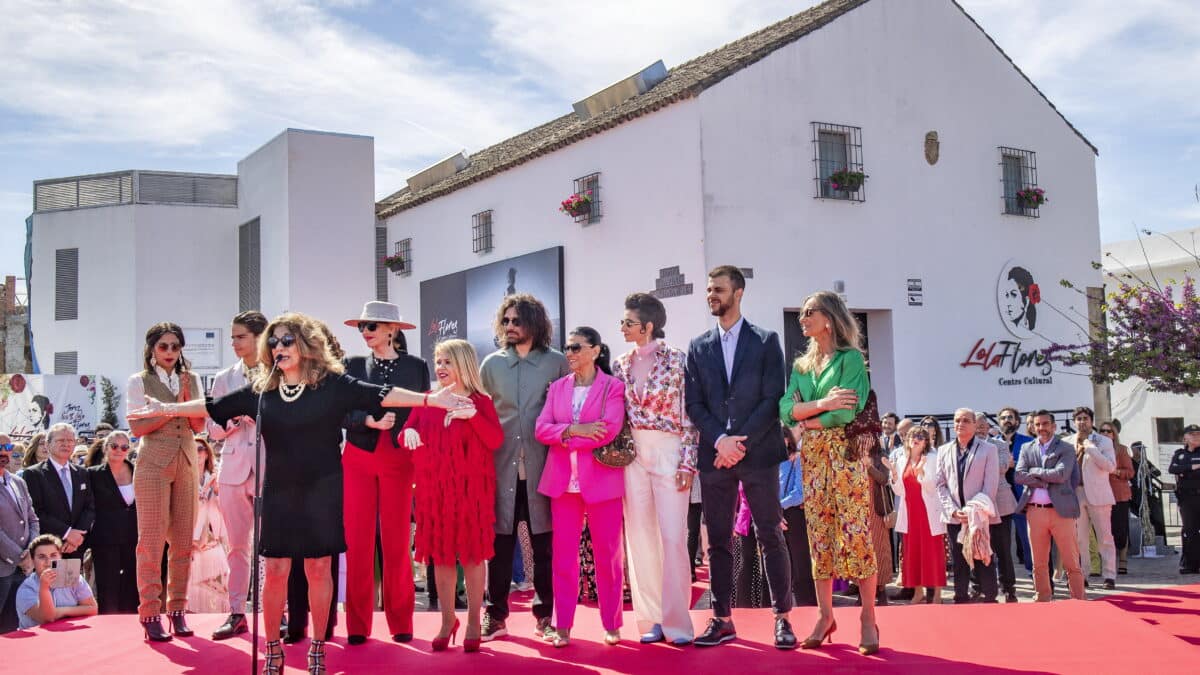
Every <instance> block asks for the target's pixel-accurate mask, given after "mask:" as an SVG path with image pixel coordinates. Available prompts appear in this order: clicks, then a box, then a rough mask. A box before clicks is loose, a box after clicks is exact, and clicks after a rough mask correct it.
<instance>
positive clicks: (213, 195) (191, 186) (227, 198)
mask: <svg viewBox="0 0 1200 675" xmlns="http://www.w3.org/2000/svg"><path fill="white" fill-rule="evenodd" d="M138 201H140V202H142V203H144V204H205V205H210V206H237V178H232V177H230V178H225V177H220V176H186V175H176V174H165V173H141V174H139V175H138Z"/></svg>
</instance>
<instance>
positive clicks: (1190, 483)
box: [1167, 424, 1200, 574]
mask: <svg viewBox="0 0 1200 675" xmlns="http://www.w3.org/2000/svg"><path fill="white" fill-rule="evenodd" d="M1183 442H1184V446H1183V447H1182V448H1180V449H1178V450H1176V451H1175V454H1174V455H1173V456H1172V457H1171V466H1170V467H1169V468H1168V469H1167V473H1170V474H1172V475H1174V476H1175V498H1176V499H1177V500H1178V501H1179V519H1180V521H1182V523H1183V524H1182V527H1180V531H1179V533H1180V536H1181V538H1182V539H1183V546H1182V548H1183V550H1182V551H1181V552H1180V554H1179V573H1180V574H1197V573H1200V425H1196V424H1189V425H1187V426H1186V427H1185V428H1184V430H1183Z"/></svg>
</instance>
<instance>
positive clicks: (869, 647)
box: [858, 624, 879, 656]
mask: <svg viewBox="0 0 1200 675" xmlns="http://www.w3.org/2000/svg"><path fill="white" fill-rule="evenodd" d="M878 651H879V624H875V642H874V643H872V644H867V643H865V642H860V643H859V644H858V653H859V654H862V655H863V656H870V655H872V654H874V653H876V652H878Z"/></svg>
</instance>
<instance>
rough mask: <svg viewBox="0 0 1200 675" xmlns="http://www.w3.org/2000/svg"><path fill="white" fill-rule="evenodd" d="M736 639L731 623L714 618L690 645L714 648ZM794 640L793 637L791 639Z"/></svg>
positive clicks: (735, 631)
mask: <svg viewBox="0 0 1200 675" xmlns="http://www.w3.org/2000/svg"><path fill="white" fill-rule="evenodd" d="M736 639H737V630H735V629H734V627H733V621H722V620H721V619H718V618H716V617H713V618H711V619H709V620H708V628H705V629H704V632H703V633H701V634H700V636H699V637H697V638H696V639H695V640H693V641H692V644H694V645H696V646H697V647H715V646H717V645H719V644H722V643H725V642H729V641H730V640H736ZM792 639H793V640H795V637H793V638H792Z"/></svg>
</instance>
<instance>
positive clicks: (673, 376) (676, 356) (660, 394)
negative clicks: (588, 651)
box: [612, 340, 700, 473]
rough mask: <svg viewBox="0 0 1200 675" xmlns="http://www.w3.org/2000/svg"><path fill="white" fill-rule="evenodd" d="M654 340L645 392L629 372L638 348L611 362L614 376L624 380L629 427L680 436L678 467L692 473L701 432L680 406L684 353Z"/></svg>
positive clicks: (681, 404)
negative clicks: (680, 457) (639, 387)
mask: <svg viewBox="0 0 1200 675" xmlns="http://www.w3.org/2000/svg"><path fill="white" fill-rule="evenodd" d="M656 342H658V349H657V350H656V351H655V352H654V365H653V366H651V368H650V374H649V375H648V376H647V377H646V387H645V389H644V391H642V392H640V393H639V392H638V389H637V385H636V384H635V383H634V382H633V376H632V375H631V374H630V371H631V366H632V365H633V354H634V352H636V351H637V349H633V350H631V351H629V352H627V353H625V354H622V355H621V356H618V357H617V359H616V361H614V362H613V364H612V370H613V377H616V378H617V379H618V380H621V381H622V382H624V383H625V415H626V417H627V419H628V420H629V425H630V428H632V429H648V430H650V431H665V432H667V433H670V434H677V435H679V436H681V437H682V438H683V442H682V447H681V451H682V455H683V458H682V460H681V461H680V463H679V469H680V470H681V471H690V472H692V473H695V472H696V450H697V446H698V445H699V443H700V432H699V430H697V429H696V427H695V426H693V425H692V421H691V420H690V419H688V416H687V412H686V411H685V410H684V407H683V401H684V396H683V387H684V384H683V383H684V370H685V368H686V366H687V354H685V353H684V352H683V350H681V349H675V348H673V347H671V346H670V345H668V344H667V343H666V342H664V341H663V340H656Z"/></svg>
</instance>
